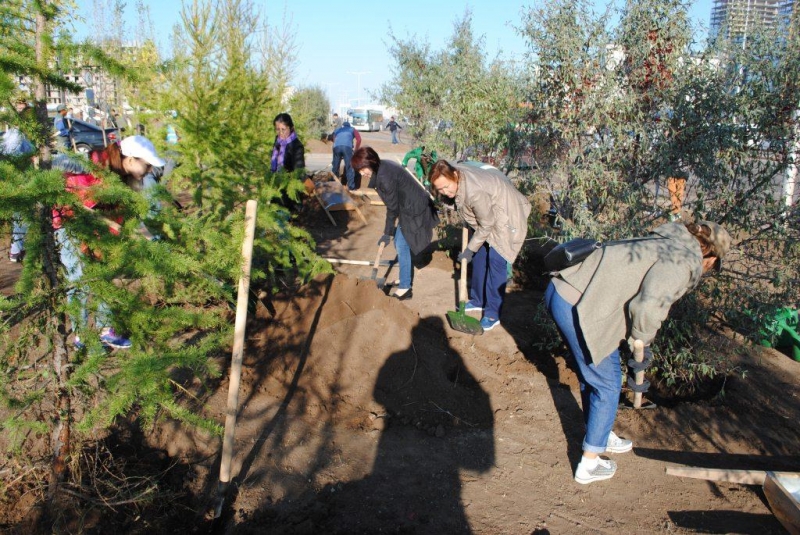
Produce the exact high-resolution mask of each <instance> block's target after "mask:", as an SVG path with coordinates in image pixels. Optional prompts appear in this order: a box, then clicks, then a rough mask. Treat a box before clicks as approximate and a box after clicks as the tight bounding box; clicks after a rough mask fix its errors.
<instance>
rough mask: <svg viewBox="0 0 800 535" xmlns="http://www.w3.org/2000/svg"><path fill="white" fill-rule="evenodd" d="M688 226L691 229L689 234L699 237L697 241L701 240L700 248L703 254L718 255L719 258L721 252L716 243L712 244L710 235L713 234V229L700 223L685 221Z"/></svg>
mask: <svg viewBox="0 0 800 535" xmlns="http://www.w3.org/2000/svg"><path fill="white" fill-rule="evenodd" d="M684 225H685V226H686V230H688V231H689V234H691V235H692V236H694V237H695V238H697V241H698V242H700V250H701V251H702V252H703V256H704V257H706V256H716V257H717V258H719V256H720V255H719V254H717V251H716V250H715V248H714V244H712V243H711V242H710V241H709V240H708V237H709V236H710V235H711V229H710V228H708V227H707V226H705V225H698V224H697V223H684Z"/></svg>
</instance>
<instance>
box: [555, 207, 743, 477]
mask: <svg viewBox="0 0 800 535" xmlns="http://www.w3.org/2000/svg"><path fill="white" fill-rule="evenodd" d="M649 237H650V238H651V239H639V240H628V241H623V242H620V243H614V244H609V245H606V246H604V247H602V248H600V249H598V250H596V251H595V252H593V253H592V254H591V255H589V257H588V258H586V260H584V261H583V262H582V263H580V264H577V265H575V266H572V267H569V268H567V269H564V270H561V271H560V272H557V273H556V274H555V275H554V277H553V278H552V279H551V281H550V284H549V286H548V287H547V290H546V291H545V295H544V301H545V305H546V306H547V309H548V311H549V312H550V315H551V316H552V317H553V320H555V322H556V325H557V326H558V330H559V332H560V334H561V338H562V339H563V340H564V342H566V344H567V346H569V350H570V354H571V358H572V359H573V361H574V362H575V364H576V365H577V370H578V379H579V381H580V390H581V405H582V407H583V418H584V422H585V424H586V435H585V437H584V439H583V456H582V458H581V461H580V463H579V464H578V466H577V468H576V469H575V481H577V482H578V483H581V484H587V483H592V482H594V481H602V480H604V479H609V478H611V477H613V476H614V474H615V473H616V470H617V464H616V463H615V462H614V461H612V460H610V459H604V458H601V457H600V454H601V453H604V452H609V453H625V452H627V451H630V450H631V449H632V448H633V443H632V442H631V441H630V440H625V439H622V438H619V437H618V436H617V435H616V434H615V433H614V432H613V431H612V427H613V425H614V421H615V420H616V417H617V406H618V404H619V395H620V391H621V388H622V372H621V369H620V346H621V345H622V346H627V347H628V349H630V350H632V349H633V342H634V340H641V341H642V342H643V343H644V345H645V362H648V361H649V360H651V359H652V355H653V353H652V350H651V349H650V344H651V343H652V341H653V339H654V338H655V336H656V333H657V332H658V329H659V328H661V323H662V322H663V321H664V320H665V319H666V317H667V314H668V313H669V309H670V307H671V306H672V304H673V303H675V302H676V301H677V300H678V299H680V298H681V296H683V295H684V294H685V293H686V292H688V291H689V290H691V289H692V288H694V287H695V286H697V284H698V283H699V282H700V277H701V276H702V275H703V274H704V273H706V272H708V271H709V270H710V269H712V268H716V269H719V265H720V261H721V259H722V258H723V257H724V256H725V254H726V253H727V252H728V250H729V249H730V246H731V237H730V235H729V234H728V232H727V231H726V230H725V229H724V228H722V227H721V226H720V225H718V224H716V223H713V222H710V221H700V222H698V223H687V224H683V223H667V224H665V225H661V226H659V227H657V228H656V229H655V230H653V232H651V233H650V236H649Z"/></svg>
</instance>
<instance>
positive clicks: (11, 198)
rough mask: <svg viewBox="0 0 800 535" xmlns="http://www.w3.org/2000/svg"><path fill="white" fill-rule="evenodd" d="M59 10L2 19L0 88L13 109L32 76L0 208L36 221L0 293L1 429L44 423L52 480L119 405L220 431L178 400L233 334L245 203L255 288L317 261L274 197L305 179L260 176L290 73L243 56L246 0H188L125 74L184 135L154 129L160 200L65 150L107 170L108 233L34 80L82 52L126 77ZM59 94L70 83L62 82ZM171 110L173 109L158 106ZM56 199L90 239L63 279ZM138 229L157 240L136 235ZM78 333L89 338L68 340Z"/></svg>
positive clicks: (0, 189) (51, 75) (247, 43)
mask: <svg viewBox="0 0 800 535" xmlns="http://www.w3.org/2000/svg"><path fill="white" fill-rule="evenodd" d="M61 7H63V6H61V4H59V3H57V2H55V3H50V2H41V1H37V2H27V1H23V0H15V2H13V3H9V4H4V5H3V8H2V12H0V13H2V15H1V16H0V21H2V25H1V26H0V39H2V42H0V51H2V52H0V67H2V68H1V69H0V99H2V101H3V105H4V107H6V106H7V105H8V104H9V103H10V101H11V100H12V99H13V98H14V97H15V96H16V91H17V88H16V77H17V76H19V75H28V76H31V77H32V78H33V79H34V80H35V81H36V83H37V92H36V94H35V95H34V98H35V100H36V105H37V112H39V120H38V122H37V121H34V123H36V124H37V125H38V128H39V132H40V135H38V136H33V137H31V139H32V140H33V141H34V142H35V143H36V144H37V146H39V147H40V150H39V162H40V167H39V168H38V169H37V168H35V167H33V166H32V165H31V162H30V159H29V158H19V157H17V158H13V157H0V199H2V202H0V219H2V220H4V221H5V220H9V219H10V218H11V217H12V215H14V214H19V215H20V216H21V217H22V219H23V220H25V221H26V222H28V224H29V230H28V234H27V236H26V244H25V245H26V251H27V255H26V257H25V262H24V266H23V272H22V275H21V277H20V280H19V282H18V284H17V287H16V290H17V293H16V294H15V295H14V296H11V297H9V298H0V314H1V315H2V316H1V317H2V324H0V334H1V335H2V340H1V341H0V349H1V350H2V356H1V358H2V360H1V361H0V363H1V364H2V366H3V370H4V374H3V378H2V381H0V398H1V399H2V400H3V402H4V404H5V408H6V409H7V411H10V412H6V413H5V414H6V415H9V417H8V418H7V419H6V420H5V422H4V426H5V429H6V430H7V431H8V432H16V433H17V436H24V435H23V432H24V430H26V429H29V430H35V431H38V432H40V431H42V428H43V426H42V425H41V423H40V421H45V422H48V424H49V425H48V426H47V427H48V429H47V432H49V433H50V434H51V436H52V443H53V459H54V460H55V461H57V462H56V463H54V466H55V465H56V464H57V465H58V467H57V470H55V469H54V473H56V472H58V473H57V477H56V478H55V480H54V481H55V483H59V482H62V481H63V480H64V478H66V477H67V476H68V472H67V470H66V468H67V465H66V460H67V459H68V458H69V452H70V451H71V449H70V448H71V446H72V444H73V442H78V441H80V440H81V439H82V438H83V437H84V436H85V435H84V434H83V433H89V432H92V433H94V432H97V431H99V430H102V429H105V428H107V427H109V426H111V425H113V423H114V421H115V419H116V418H117V417H119V416H123V415H125V416H127V415H130V416H135V417H137V418H138V419H139V421H140V422H141V423H142V425H143V426H147V425H149V424H151V423H152V422H154V420H155V419H156V418H157V417H158V416H169V417H173V418H176V419H179V420H183V421H187V422H190V423H193V424H196V425H201V426H204V427H205V428H207V429H209V430H210V431H212V432H216V431H219V429H220V428H219V424H218V423H216V422H212V421H208V420H204V419H202V418H200V417H199V416H198V413H197V411H194V410H191V408H190V407H189V406H188V405H187V403H191V402H192V401H191V400H189V401H187V400H184V396H185V392H186V390H185V385H183V384H181V383H180V382H179V380H178V379H177V378H178V377H181V378H183V379H181V380H186V381H192V380H193V378H197V379H199V380H200V381H204V380H206V379H208V378H209V377H214V376H216V375H218V374H219V370H218V369H217V366H216V364H215V362H216V360H215V359H213V358H212V357H213V356H215V355H219V354H220V352H222V351H224V350H225V348H226V346H227V345H228V344H229V342H230V339H231V335H232V324H233V321H232V317H231V308H232V303H231V301H232V300H233V299H234V296H235V287H236V283H237V282H238V279H239V276H240V264H241V259H240V249H241V243H242V238H243V233H244V221H243V219H244V203H245V201H246V200H248V199H251V198H252V199H257V200H258V202H259V209H258V222H257V226H256V228H257V237H256V243H255V252H254V266H253V270H252V272H251V287H253V288H254V289H256V288H259V287H262V288H266V289H267V290H269V291H275V290H277V289H278V287H279V286H281V285H283V284H287V283H288V284H292V283H294V281H295V278H296V277H299V279H300V280H306V279H308V278H309V277H311V276H313V275H315V274H316V273H318V272H320V271H323V270H324V269H326V264H325V263H324V262H322V261H320V260H319V259H318V258H317V257H316V255H315V254H314V244H313V241H312V240H311V239H310V236H309V235H308V234H307V233H306V232H304V231H302V230H300V229H298V228H297V227H295V226H294V225H292V223H291V214H290V212H289V210H288V209H287V208H285V207H284V206H282V205H281V204H280V201H281V199H282V198H283V197H284V195H289V196H290V197H291V196H296V195H297V194H298V193H299V191H300V190H301V188H302V186H301V182H300V181H299V180H298V175H300V174H301V173H300V172H299V173H295V174H288V173H284V172H281V173H271V172H270V171H269V159H270V152H271V146H272V140H273V139H274V137H273V133H272V118H273V117H274V115H275V114H276V113H277V111H279V110H280V109H281V103H280V97H281V94H279V93H276V90H275V88H276V87H281V86H284V85H285V81H282V82H280V83H278V82H276V81H274V80H273V81H270V80H269V79H268V75H267V72H268V71H269V69H268V68H267V66H265V65H264V64H262V63H260V61H261V59H263V58H261V59H260V58H258V57H256V54H255V53H254V50H253V47H252V43H253V42H254V40H253V34H254V32H256V31H257V30H259V28H260V27H259V26H257V22H258V17H257V16H256V15H255V10H254V9H253V6H252V5H251V4H250V3H248V2H242V1H237V0H229V1H226V2H221V3H218V2H213V3H212V2H208V3H200V2H198V3H194V4H192V5H191V6H189V7H187V8H185V10H184V13H183V27H182V29H181V30H180V31H179V34H178V37H179V38H180V39H179V41H178V50H177V52H176V54H175V55H174V58H173V60H171V61H170V62H168V63H159V62H155V63H154V65H155V68H153V69H151V70H150V71H147V70H145V69H142V68H138V69H136V71H137V73H138V76H139V78H132V77H130V78H129V80H135V81H136V83H135V84H130V85H129V87H130V88H131V91H134V90H135V89H136V88H137V84H138V85H142V84H144V85H145V86H146V87H143V91H141V92H140V93H139V94H138V98H139V100H138V102H140V103H141V104H143V105H145V106H148V107H150V108H151V109H153V110H155V111H156V112H155V114H154V115H153V116H152V117H151V118H150V119H151V120H152V122H151V123H150V124H148V131H149V132H157V131H158V126H159V123H162V124H163V122H164V121H165V119H168V120H170V121H174V122H175V124H176V126H177V127H178V129H179V132H180V134H181V137H182V140H181V142H180V143H179V144H178V145H177V146H171V148H170V151H169V152H168V151H167V150H166V145H165V144H164V143H163V140H161V139H154V141H156V143H157V144H158V145H159V146H160V147H161V149H162V155H165V156H168V157H170V158H171V159H173V160H174V161H175V163H177V164H178V167H177V169H178V171H176V172H175V173H173V174H172V175H171V176H169V177H167V179H166V180H165V182H163V183H162V185H161V186H160V187H158V188H157V192H156V195H157V196H158V197H159V198H160V199H161V209H160V211H158V210H156V211H154V210H153V206H152V205H151V203H150V202H149V200H148V199H146V198H145V197H144V196H143V195H141V194H140V193H139V192H137V191H133V190H132V189H130V188H129V187H127V186H126V185H125V184H123V183H122V181H120V180H119V177H118V176H117V175H115V174H113V173H108V172H105V171H104V170H103V169H99V168H94V166H93V165H92V164H91V163H90V162H88V161H86V160H81V159H80V157H77V156H76V157H74V158H75V162H76V163H77V164H79V165H80V166H82V167H84V168H85V169H88V170H91V171H92V172H93V173H95V174H96V175H97V176H100V177H101V178H102V184H101V185H98V186H95V187H93V189H92V196H93V198H95V199H96V200H97V201H98V202H99V203H100V205H101V206H104V207H113V209H114V216H115V217H121V218H122V219H123V221H124V223H123V224H122V227H121V229H120V232H119V234H113V233H110V232H108V227H107V223H106V222H105V221H104V220H103V219H101V217H100V214H98V213H96V212H91V211H87V210H84V209H83V208H82V201H81V199H80V198H79V197H77V196H76V195H75V194H73V193H70V192H68V191H66V189H65V183H64V175H63V173H62V172H61V171H58V170H50V169H49V162H50V147H49V146H48V144H47V140H48V139H49V132H50V129H51V128H52V122H51V120H50V119H47V117H46V110H45V108H44V106H45V100H44V95H45V92H44V84H45V83H50V84H60V83H62V80H61V78H60V77H59V75H58V70H57V69H56V67H57V65H56V64H55V62H54V59H53V58H55V57H56V56H57V54H62V57H67V56H68V55H69V57H73V58H75V60H76V61H81V58H83V60H84V61H85V58H87V57H91V58H92V59H93V61H96V65H97V68H98V69H107V70H108V72H110V73H113V74H121V75H125V74H126V73H128V72H129V69H128V68H126V65H125V64H123V63H122V62H121V61H118V60H119V58H109V57H106V56H104V55H103V54H102V53H100V51H98V50H97V48H96V47H92V46H91V45H90V44H88V43H71V42H69V41H63V42H56V41H54V40H53V39H52V36H53V35H55V33H56V29H57V28H58V27H59V24H64V23H65V22H66V21H68V20H69V16H70V12H69V11H64V10H61V9H60V8H61ZM12 8H13V9H12ZM37 22H39V24H38V25H37ZM58 43H63V45H64V46H60V45H59V46H60V47H56V45H57V44H58ZM40 44H41V46H37V45H40ZM31 49H33V50H39V51H40V53H39V54H38V55H33V54H32V53H31V52H30V51H31ZM153 52H154V51H153V50H152V49H148V48H147V47H145V48H143V49H142V53H143V54H151V53H153ZM73 53H75V54H76V55H74V56H73V55H72V54H73ZM81 54H82V55H81ZM270 60H271V61H272V60H276V61H281V59H280V58H271V59H270ZM139 61H144V60H143V59H142V58H139ZM63 87H65V88H67V89H69V88H70V87H71V86H70V85H69V84H68V83H66V81H64V82H63ZM171 110H175V111H176V112H177V117H173V116H172V114H171V113H169V114H168V113H166V112H167V111H171ZM4 119H5V120H7V121H9V122H10V124H12V125H17V124H22V122H23V121H24V120H25V115H24V114H23V115H17V114H16V113H13V112H9V113H8V114H7V115H6V116H5V117H4ZM176 197H177V198H179V201H175V198H176ZM53 207H68V208H69V209H70V210H71V211H72V212H73V215H72V216H71V217H66V218H62V220H63V224H64V230H65V233H66V234H67V235H68V236H69V237H70V238H71V239H72V241H73V242H74V243H77V244H81V246H82V248H83V250H84V254H83V255H82V264H83V276H82V277H81V279H80V280H78V281H76V282H75V283H74V284H73V283H70V282H69V280H68V279H67V278H66V276H65V275H66V274H65V272H64V269H63V266H62V265H61V261H60V259H59V246H58V244H57V242H56V241H55V238H54V233H53V225H52V217H51V210H52V208H53ZM142 222H144V223H146V224H147V226H148V228H149V229H150V230H151V231H152V232H153V233H154V234H157V235H158V236H159V237H160V239H158V240H154V241H148V240H145V239H143V238H142V236H141V234H140V225H141V224H142ZM328 269H329V267H328ZM281 287H282V286H281ZM71 295H76V296H78V295H84V296H86V297H87V299H86V307H87V309H88V312H89V321H88V323H85V322H84V321H83V320H82V314H81V313H80V309H81V304H80V300H78V299H70V296H71ZM101 308H107V309H108V310H109V311H110V312H111V317H112V321H113V325H114V327H115V329H116V330H117V331H118V332H120V333H124V334H126V335H128V336H129V337H130V338H131V340H132V342H133V347H132V348H131V349H129V350H126V351H112V352H109V351H107V350H105V349H104V348H103V346H102V345H101V343H100V340H99V333H98V331H97V330H96V329H95V326H94V318H95V317H96V315H97V313H98V312H99V309H101ZM12 332H13V334H12ZM74 335H79V336H80V339H81V342H83V344H84V345H85V349H78V348H76V347H75V346H73V343H72V342H73V339H74V338H73V336H74ZM31 363H37V364H34V365H32V364H31ZM41 363H47V364H46V365H42V364H41ZM178 372H180V373H178ZM74 422H77V424H78V425H77V426H73V425H72V424H73V423H74ZM26 426H27V427H26ZM75 430H77V431H79V433H77V434H76V433H74V431H75ZM29 438H30V437H29ZM53 488H57V486H54V487H53Z"/></svg>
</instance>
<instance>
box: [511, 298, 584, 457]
mask: <svg viewBox="0 0 800 535" xmlns="http://www.w3.org/2000/svg"><path fill="white" fill-rule="evenodd" d="M503 309H504V310H511V309H513V310H514V314H513V315H511V314H506V315H503V319H502V321H503V326H504V327H505V330H506V332H508V334H510V335H511V337H512V338H513V339H514V341H515V342H516V344H517V348H518V349H519V351H520V352H521V353H522V354H523V355H524V357H525V359H527V360H528V361H529V362H530V363H532V364H533V365H534V366H535V368H536V371H538V372H539V373H541V374H542V375H544V377H545V379H546V381H547V388H548V391H549V392H550V396H551V397H552V399H553V405H554V406H555V408H556V413H557V414H558V418H559V422H560V424H561V429H562V430H563V433H564V438H565V440H566V447H567V451H566V453H567V457H568V459H569V462H570V463H571V465H572V466H575V465H577V464H578V462H579V461H580V459H581V454H582V443H583V435H584V434H585V426H584V422H583V410H582V409H581V405H580V403H579V402H578V400H577V399H576V395H575V394H574V393H573V392H572V387H573V386H575V384H576V374H575V372H574V365H573V364H571V363H570V362H569V358H562V357H560V356H557V355H556V354H555V353H554V351H552V350H548V349H546V348H542V347H541V346H540V343H541V342H543V341H544V340H545V339H547V338H553V337H554V335H555V331H554V329H555V324H554V323H553V321H552V319H551V318H550V316H549V315H547V312H546V311H545V309H544V302H543V299H542V294H541V293H539V292H511V293H509V294H507V295H506V298H505V302H504V304H503ZM559 348H560V350H563V353H561V354H562V355H564V356H566V355H567V352H568V351H569V350H568V349H567V348H566V346H565V345H564V344H561V345H560V346H559Z"/></svg>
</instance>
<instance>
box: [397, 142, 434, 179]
mask: <svg viewBox="0 0 800 535" xmlns="http://www.w3.org/2000/svg"><path fill="white" fill-rule="evenodd" d="M438 159H439V155H438V154H437V153H436V151H435V150H432V151H430V152H425V146H424V145H423V146H422V147H417V148H415V149H411V150H410V151H408V152H407V153H406V155H405V156H404V157H403V167H406V166H407V165H408V162H409V161H411V160H414V174H416V175H417V178H418V179H419V181H420V183H422V185H423V186H425V187H426V188H429V187H430V185H431V183H430V182H428V172H429V171H430V170H431V166H432V165H433V164H435V163H436V161H437V160H438Z"/></svg>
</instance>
